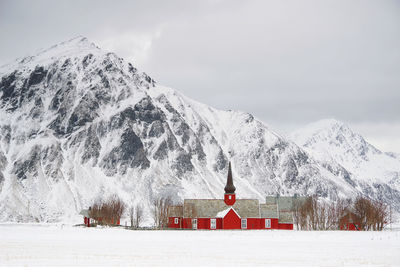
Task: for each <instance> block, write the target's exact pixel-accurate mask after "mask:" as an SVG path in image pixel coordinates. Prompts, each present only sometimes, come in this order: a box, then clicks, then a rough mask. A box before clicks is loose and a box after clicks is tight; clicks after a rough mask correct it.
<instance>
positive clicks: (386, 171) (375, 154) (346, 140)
mask: <svg viewBox="0 0 400 267" xmlns="http://www.w3.org/2000/svg"><path fill="white" fill-rule="evenodd" d="M290 137H291V139H292V140H294V141H295V142H296V143H297V144H298V145H299V146H301V147H303V148H304V149H305V150H306V151H307V152H309V153H310V154H311V155H312V156H313V157H314V158H316V159H318V160H320V161H322V162H337V163H338V164H340V165H341V166H343V167H344V168H345V169H346V170H347V171H349V172H351V174H352V177H353V180H355V181H359V182H360V183H363V184H368V185H373V187H375V188H379V187H382V186H385V187H386V190H388V191H389V192H387V193H386V197H389V198H392V195H396V196H398V190H400V159H399V158H397V157H396V155H395V154H391V153H384V152H381V151H380V150H378V149H377V148H375V147H374V146H373V145H371V144H369V143H368V142H367V141H365V139H364V138H363V137H362V136H361V135H359V134H357V133H355V132H353V131H352V130H351V128H350V127H349V126H348V125H346V124H344V123H342V122H340V121H337V120H334V119H327V120H321V121H318V122H315V123H312V124H310V125H308V126H306V127H304V128H303V129H300V130H298V131H295V132H294V133H292V134H291V136H290ZM391 191H392V192H391ZM380 193H382V192H380ZM382 194H383V193H382ZM377 197H378V198H383V199H384V198H385V196H384V195H381V196H377ZM393 198H395V197H394V196H393ZM390 201H397V202H398V198H397V199H391V200H390Z"/></svg>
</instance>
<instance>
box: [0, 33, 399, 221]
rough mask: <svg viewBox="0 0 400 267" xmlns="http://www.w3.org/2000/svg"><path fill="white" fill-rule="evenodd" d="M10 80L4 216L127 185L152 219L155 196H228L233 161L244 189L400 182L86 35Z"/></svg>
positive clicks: (3, 150)
mask: <svg viewBox="0 0 400 267" xmlns="http://www.w3.org/2000/svg"><path fill="white" fill-rule="evenodd" d="M0 77H1V81H0V190H1V191H0V220H2V221H5V220H15V221H29V220H37V221H67V220H69V219H70V218H72V217H74V216H76V215H77V213H78V212H79V211H80V209H81V208H87V207H88V206H89V205H91V203H92V202H93V201H94V200H95V199H97V198H104V197H107V196H109V195H112V194H118V195H119V196H120V197H121V198H122V199H123V200H124V201H125V202H126V203H127V204H128V205H135V204H136V203H141V204H142V205H144V207H145V208H147V209H145V211H146V214H145V215H146V217H147V222H148V223H151V209H150V207H151V203H152V201H153V200H154V198H156V197H159V196H170V197H171V198H172V199H173V200H174V201H176V202H178V201H180V200H182V199H183V198H185V197H190V198H200V197H202V198H205V197H219V198H220V197H222V195H223V192H224V191H223V188H224V184H225V179H226V174H227V165H228V161H229V160H231V161H232V167H233V177H234V183H235V186H236V188H237V191H236V193H237V195H238V197H239V198H249V197H251V198H258V199H260V200H263V199H264V197H265V195H266V194H276V193H280V194H293V193H299V194H314V193H317V194H319V195H320V196H322V197H325V198H329V199H335V198H336V197H337V196H354V195H355V194H357V193H368V192H369V191H368V190H375V189H374V188H381V189H379V190H380V191H379V192H381V193H382V194H384V197H383V198H384V199H385V200H387V199H388V194H393V193H395V194H396V193H398V191H396V190H395V188H397V189H398V188H400V187H399V177H398V176H397V178H393V181H392V184H390V183H388V182H387V181H386V180H385V181H381V180H379V179H376V180H373V181H372V180H371V181H364V182H363V183H364V184H363V186H361V182H360V181H358V180H357V179H356V178H357V176H355V175H354V174H353V173H352V172H351V171H349V170H348V169H347V168H346V166H345V165H344V164H341V163H340V160H339V161H336V160H335V159H332V160H330V161H327V160H322V159H320V158H318V157H316V156H315V155H314V153H312V152H311V151H309V149H307V147H305V148H302V147H301V146H303V144H301V146H298V145H296V144H295V143H294V142H292V141H290V140H288V139H286V138H283V137H282V136H280V135H279V134H277V133H275V132H274V131H272V130H271V129H269V128H268V126H266V125H265V124H264V123H262V122H261V121H259V120H257V119H255V118H254V117H253V116H252V115H250V114H247V113H242V112H235V111H220V110H216V109H213V108H211V107H208V106H206V105H203V104H201V103H198V102H195V101H193V100H191V99H188V98H186V97H185V96H183V95H181V94H180V93H179V92H177V91H175V90H173V89H171V88H167V87H163V86H160V85H158V84H157V83H156V82H155V81H154V80H153V79H152V78H151V77H149V76H148V75H147V74H145V73H142V72H139V71H138V70H137V69H136V68H135V67H134V66H133V65H132V64H130V63H127V62H125V61H124V60H123V59H122V58H119V57H118V56H116V55H115V54H113V53H107V52H105V51H103V50H101V49H99V48H98V47H96V46H95V45H94V44H92V43H91V42H89V41H88V40H87V39H86V38H83V37H78V38H75V39H72V40H69V41H67V42H64V43H60V44H58V45H55V46H53V47H51V48H49V49H47V50H43V51H41V52H40V53H39V54H37V55H35V56H31V57H27V58H23V59H19V60H17V61H15V62H14V63H11V64H8V65H5V66H3V67H1V68H0ZM349 157H350V156H349ZM374 192H375V191H374ZM377 192H378V191H377ZM374 196H375V195H374ZM376 196H377V197H378V195H376ZM397 199H399V198H397Z"/></svg>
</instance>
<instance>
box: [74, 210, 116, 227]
mask: <svg viewBox="0 0 400 267" xmlns="http://www.w3.org/2000/svg"><path fill="white" fill-rule="evenodd" d="M89 211H90V207H89V209H87V210H81V212H80V213H79V214H80V215H82V216H83V223H84V224H85V225H86V226H87V227H91V226H96V225H97V224H98V223H102V222H103V218H101V217H100V218H91V217H90V215H89ZM107 223H108V224H112V225H120V218H117V220H116V221H107Z"/></svg>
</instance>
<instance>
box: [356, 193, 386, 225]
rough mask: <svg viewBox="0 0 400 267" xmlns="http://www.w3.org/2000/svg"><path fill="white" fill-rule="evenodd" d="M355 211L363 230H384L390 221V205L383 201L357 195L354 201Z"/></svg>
mask: <svg viewBox="0 0 400 267" xmlns="http://www.w3.org/2000/svg"><path fill="white" fill-rule="evenodd" d="M354 213H355V215H356V218H357V220H358V222H359V223H360V228H361V230H364V231H368V230H375V231H382V230H383V228H384V227H385V226H386V225H387V224H388V222H389V219H390V218H389V210H388V206H387V205H386V204H384V203H383V202H381V201H373V200H370V199H368V198H365V197H362V196H360V197H357V199H356V200H355V202H354Z"/></svg>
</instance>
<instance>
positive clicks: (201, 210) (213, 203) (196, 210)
mask: <svg viewBox="0 0 400 267" xmlns="http://www.w3.org/2000/svg"><path fill="white" fill-rule="evenodd" d="M230 207H233V208H234V210H235V211H236V212H237V214H238V215H239V216H240V217H241V218H260V205H259V201H258V199H237V200H236V202H235V204H234V205H233V206H228V205H226V204H225V202H224V200H223V199H185V200H184V204H183V217H185V218H216V216H217V214H218V213H219V212H221V211H224V210H227V209H228V208H230Z"/></svg>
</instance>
